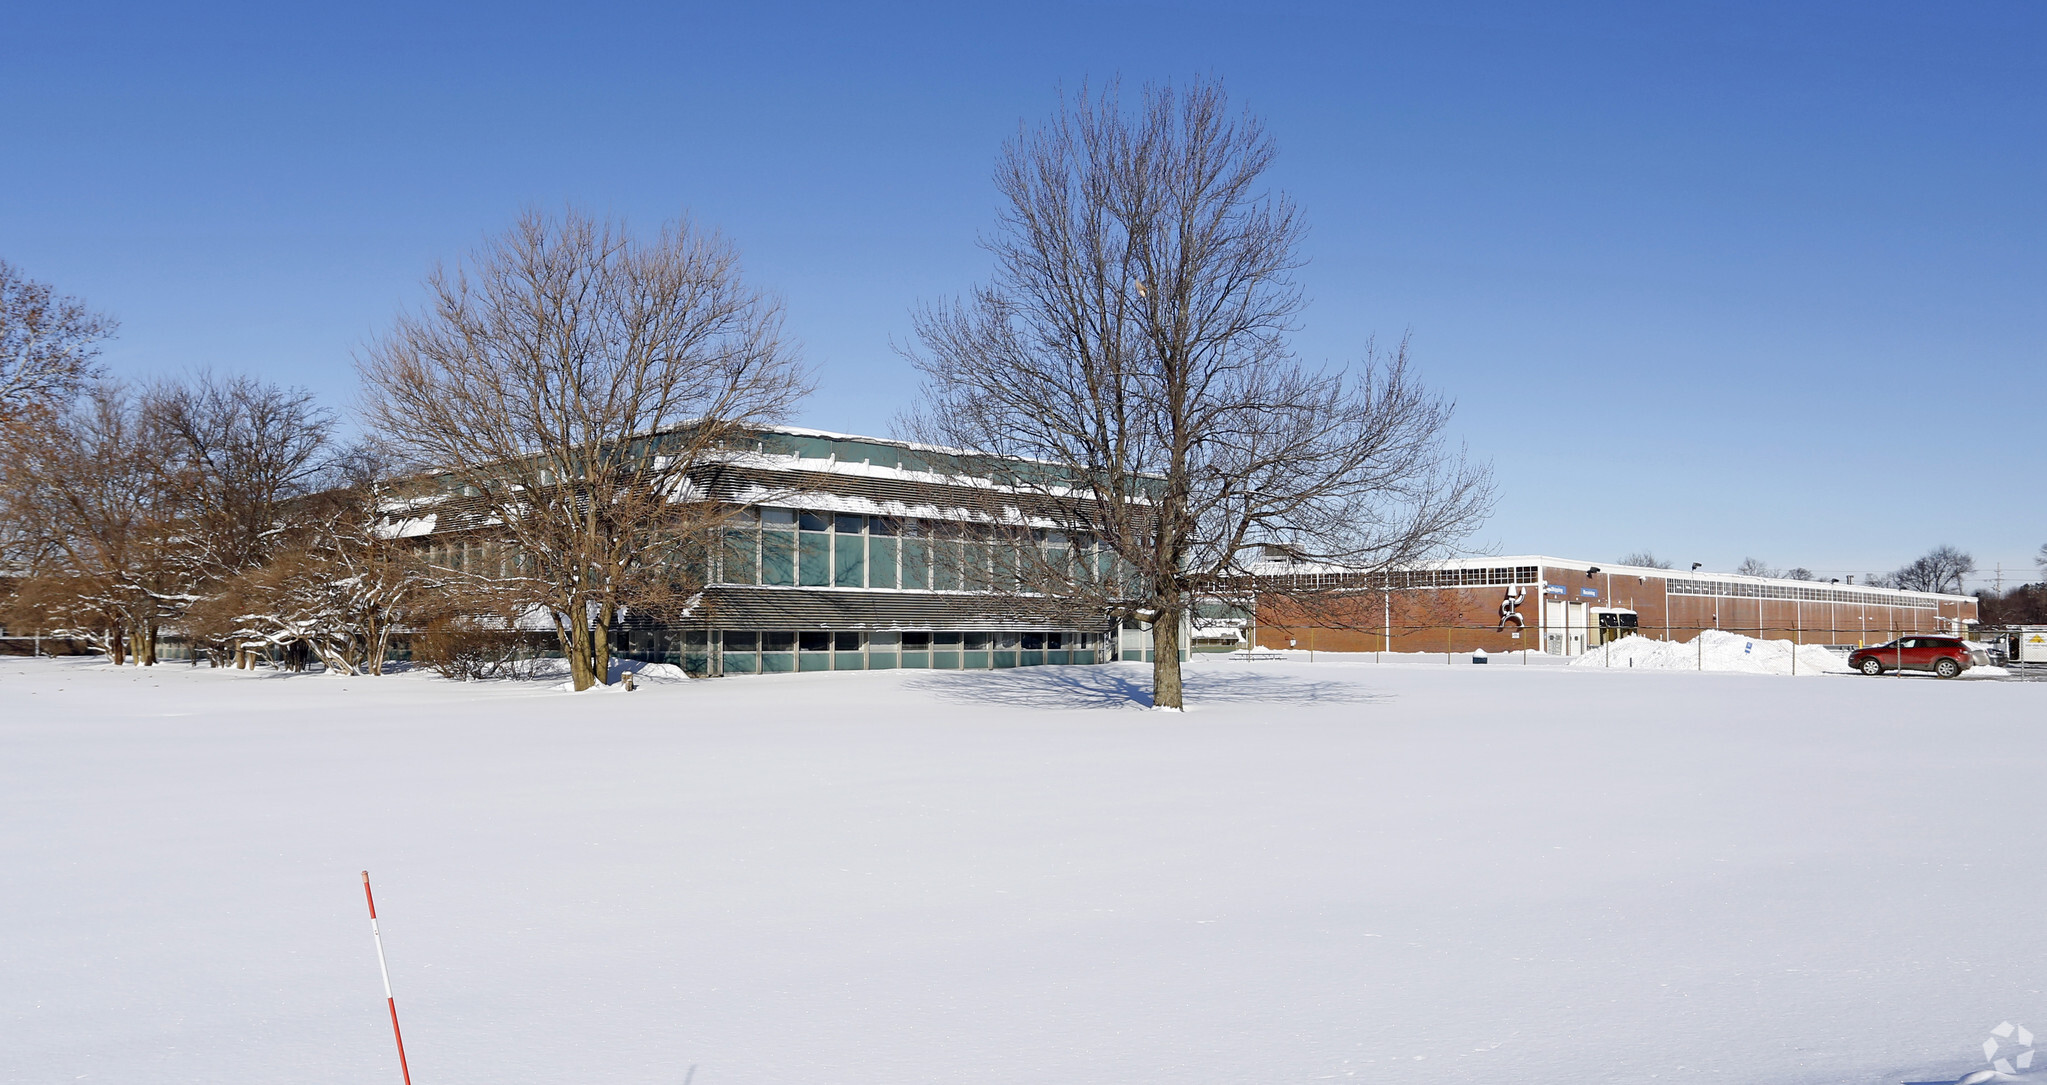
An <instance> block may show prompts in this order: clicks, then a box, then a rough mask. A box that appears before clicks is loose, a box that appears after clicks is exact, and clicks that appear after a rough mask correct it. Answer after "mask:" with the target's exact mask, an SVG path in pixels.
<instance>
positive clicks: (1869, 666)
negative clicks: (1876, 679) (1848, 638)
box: [1862, 659, 1884, 674]
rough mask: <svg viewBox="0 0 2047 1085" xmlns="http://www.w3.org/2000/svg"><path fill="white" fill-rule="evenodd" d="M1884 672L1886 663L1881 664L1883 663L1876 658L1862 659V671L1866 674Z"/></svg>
mask: <svg viewBox="0 0 2047 1085" xmlns="http://www.w3.org/2000/svg"><path fill="white" fill-rule="evenodd" d="M1883 672H1884V665H1883V664H1881V663H1879V662H1877V661H1876V660H1874V659H1865V660H1863V661H1862V673H1864V674H1882V673H1883Z"/></svg>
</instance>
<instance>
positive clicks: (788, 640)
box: [761, 633, 796, 652]
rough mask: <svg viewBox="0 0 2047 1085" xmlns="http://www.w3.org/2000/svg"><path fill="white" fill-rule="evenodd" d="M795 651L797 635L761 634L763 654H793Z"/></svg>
mask: <svg viewBox="0 0 2047 1085" xmlns="http://www.w3.org/2000/svg"><path fill="white" fill-rule="evenodd" d="M795 650H796V634H794V633H762V634H761V651H763V652H793V651H795Z"/></svg>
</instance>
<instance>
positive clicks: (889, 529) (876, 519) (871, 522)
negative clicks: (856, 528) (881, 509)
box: [867, 516, 902, 535]
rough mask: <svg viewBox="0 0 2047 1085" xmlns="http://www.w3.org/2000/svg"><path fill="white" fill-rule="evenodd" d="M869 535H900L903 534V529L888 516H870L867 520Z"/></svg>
mask: <svg viewBox="0 0 2047 1085" xmlns="http://www.w3.org/2000/svg"><path fill="white" fill-rule="evenodd" d="M867 533H868V534H869V535H900V534H902V528H901V526H900V525H899V524H897V523H896V522H895V521H894V520H891V519H889V518H888V517H886V516H870V517H868V518H867Z"/></svg>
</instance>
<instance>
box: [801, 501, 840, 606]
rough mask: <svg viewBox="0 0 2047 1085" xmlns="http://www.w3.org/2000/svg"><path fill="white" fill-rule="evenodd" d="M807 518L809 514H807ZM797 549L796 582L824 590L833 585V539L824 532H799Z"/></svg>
mask: <svg viewBox="0 0 2047 1085" xmlns="http://www.w3.org/2000/svg"><path fill="white" fill-rule="evenodd" d="M805 515H806V516H808V515H809V514H808V513H806V514H805ZM796 534H797V540H798V542H797V547H796V582H797V583H798V584H801V585H803V586H805V587H810V588H822V587H826V586H828V585H830V584H831V582H832V578H831V573H832V569H831V563H832V537H831V536H830V535H828V534H826V533H824V532H822V531H799V532H797V533H796Z"/></svg>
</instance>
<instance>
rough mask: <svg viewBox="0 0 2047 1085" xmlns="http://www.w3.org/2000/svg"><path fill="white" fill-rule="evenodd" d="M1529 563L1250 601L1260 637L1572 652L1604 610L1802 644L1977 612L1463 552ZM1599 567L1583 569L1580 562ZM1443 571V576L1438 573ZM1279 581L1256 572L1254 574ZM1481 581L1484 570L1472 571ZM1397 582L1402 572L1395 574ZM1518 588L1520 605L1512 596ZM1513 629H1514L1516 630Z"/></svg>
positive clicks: (1613, 618) (1960, 623)
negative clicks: (1519, 578)
mask: <svg viewBox="0 0 2047 1085" xmlns="http://www.w3.org/2000/svg"><path fill="white" fill-rule="evenodd" d="M1531 565H1532V566H1533V567H1534V568H1535V569H1536V578H1535V579H1534V580H1533V581H1531V582H1526V583H1520V584H1500V583H1484V584H1471V585H1463V586H1456V587H1404V586H1401V587H1395V588H1392V589H1390V590H1378V589H1369V588H1368V589H1361V590H1357V591H1352V592H1344V593H1332V594H1323V595H1317V596H1313V597H1308V598H1303V599H1295V598H1289V597H1287V596H1284V595H1281V594H1278V593H1274V592H1269V591H1268V592H1267V593H1264V594H1262V595H1261V596H1260V598H1259V600H1258V602H1257V604H1256V611H1257V632H1256V640H1257V644H1258V646H1259V647H1261V648H1273V649H1279V648H1288V647H1293V648H1300V649H1313V650H1316V651H1326V652H1373V651H1382V650H1383V651H1394V652H1470V651H1472V650H1474V649H1480V648H1482V649H1484V650H1486V651H1487V652H1508V651H1518V650H1520V649H1523V648H1533V649H1537V650H1541V651H1549V652H1553V653H1556V654H1562V655H1575V654H1577V653H1579V652H1582V651H1585V650H1586V649H1587V648H1589V647H1595V646H1597V645H1598V644H1599V643H1600V641H1601V638H1602V633H1601V631H1600V621H1599V618H1600V615H1601V614H1606V615H1609V616H1610V617H1609V621H1610V622H1611V623H1612V628H1613V631H1612V632H1609V633H1607V634H1605V635H1606V636H1613V635H1618V631H1619V630H1620V629H1622V628H1625V627H1626V626H1627V624H1628V621H1629V619H1630V618H1632V623H1633V628H1634V630H1635V632H1636V633H1637V634H1638V635H1641V636H1646V637H1654V638H1657V639H1665V640H1690V639H1691V638H1692V637H1693V636H1694V635H1696V634H1697V632H1698V631H1699V630H1701V629H1716V628H1717V629H1725V630H1729V631H1731V632H1736V633H1749V634H1754V635H1756V636H1758V637H1761V638H1767V639H1781V640H1792V641H1797V642H1799V643H1803V644H1847V645H1854V644H1877V643H1881V642H1883V641H1886V640H1889V639H1891V638H1892V637H1893V636H1895V635H1897V634H1900V633H1915V632H1919V633H1935V632H1955V631H1957V630H1959V629H1965V628H1966V627H1967V625H1968V623H1969V622H1971V621H1973V620H1974V619H1975V618H1976V600H1975V599H1974V598H1973V597H1969V596H1956V595H1932V594H1927V593H1921V592H1897V591H1888V590H1879V589H1871V588H1863V587H1850V586H1847V585H1837V584H1825V583H1813V582H1809V581H1796V580H1771V579H1764V578H1760V577H1737V576H1728V575H1725V574H1704V575H1702V574H1691V573H1682V572H1678V571H1675V570H1658V569H1637V568H1625V567H1601V566H1594V565H1592V564H1591V563H1586V562H1564V561H1559V560H1558V559H1554V558H1492V559H1469V560H1464V561H1459V562H1455V563H1448V564H1447V565H1446V566H1445V568H1458V569H1462V570H1464V571H1465V572H1467V573H1481V572H1484V571H1487V570H1486V568H1485V567H1486V566H1491V567H1492V568H1491V569H1490V571H1491V572H1492V573H1494V574H1495V576H1494V579H1498V575H1497V574H1498V573H1499V572H1500V571H1501V570H1502V569H1510V568H1526V567H1528V566H1531ZM1593 568H1598V569H1599V571H1598V572H1597V573H1591V574H1590V575H1588V570H1590V569H1593ZM1438 575H1443V574H1438ZM1276 579H1279V578H1275V577H1273V576H1269V575H1266V573H1265V570H1263V569H1261V580H1265V581H1268V582H1272V581H1274V580H1276ZM1479 579H1484V577H1482V576H1481V577H1479ZM1396 583H1398V581H1396ZM1516 595H1518V596H1519V597H1520V598H1519V604H1518V605H1511V604H1512V603H1513V597H1514V596H1516ZM1517 632H1518V633H1519V634H1520V635H1519V636H1518V637H1517V636H1516V635H1515V634H1516V633H1517Z"/></svg>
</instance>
